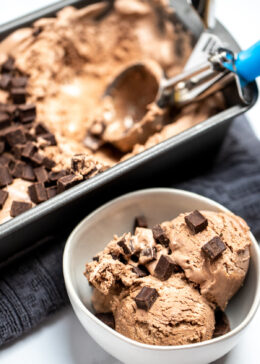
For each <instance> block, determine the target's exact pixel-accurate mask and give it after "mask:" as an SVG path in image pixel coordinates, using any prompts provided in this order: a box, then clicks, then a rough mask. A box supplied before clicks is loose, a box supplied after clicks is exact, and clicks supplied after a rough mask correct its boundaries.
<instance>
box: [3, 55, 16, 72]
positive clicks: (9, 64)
mask: <svg viewBox="0 0 260 364" xmlns="http://www.w3.org/2000/svg"><path fill="white" fill-rule="evenodd" d="M13 70H14V58H13V57H11V56H9V57H8V59H7V60H6V61H5V62H4V63H3V64H2V68H1V72H2V73H10V72H12V71H13Z"/></svg>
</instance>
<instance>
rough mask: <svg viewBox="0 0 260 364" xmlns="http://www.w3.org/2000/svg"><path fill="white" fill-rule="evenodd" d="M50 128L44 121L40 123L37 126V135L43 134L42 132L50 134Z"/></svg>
mask: <svg viewBox="0 0 260 364" xmlns="http://www.w3.org/2000/svg"><path fill="white" fill-rule="evenodd" d="M49 132H50V131H49V129H48V128H47V126H46V125H45V124H43V123H38V124H37V125H36V127H35V134H36V135H41V134H49Z"/></svg>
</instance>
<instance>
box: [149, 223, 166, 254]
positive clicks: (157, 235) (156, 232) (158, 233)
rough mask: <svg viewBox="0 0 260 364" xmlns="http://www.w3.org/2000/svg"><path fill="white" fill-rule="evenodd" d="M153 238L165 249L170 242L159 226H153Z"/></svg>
mask: <svg viewBox="0 0 260 364" xmlns="http://www.w3.org/2000/svg"><path fill="white" fill-rule="evenodd" d="M152 232H153V237H154V240H155V241H156V243H157V244H161V245H164V246H165V247H166V248H167V247H168V246H169V244H170V240H169V239H168V237H167V235H166V234H165V232H164V230H163V229H162V227H161V225H159V224H158V225H155V226H154V227H153V228H152Z"/></svg>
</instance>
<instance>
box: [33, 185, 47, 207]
mask: <svg viewBox="0 0 260 364" xmlns="http://www.w3.org/2000/svg"><path fill="white" fill-rule="evenodd" d="M28 193H29V196H30V199H31V200H32V202H34V203H36V204H38V203H41V202H44V201H46V200H47V199H48V197H47V193H46V189H45V187H44V184H43V183H40V182H39V183H34V184H33V185H31V186H29V187H28Z"/></svg>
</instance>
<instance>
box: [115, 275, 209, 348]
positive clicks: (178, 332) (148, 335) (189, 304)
mask: <svg viewBox="0 0 260 364" xmlns="http://www.w3.org/2000/svg"><path fill="white" fill-rule="evenodd" d="M144 286H149V287H153V288H155V289H156V291H157V292H158V294H159V296H158V298H157V299H156V301H155V302H154V304H153V305H152V307H151V308H150V309H149V310H148V311H145V310H142V309H139V308H137V306H136V302H135V297H136V295H137V294H138V292H139V291H140V289H141V287H144ZM114 317H115V323H116V330H117V331H118V332H120V333H121V334H123V335H125V336H127V337H129V338H131V339H134V340H137V341H140V342H142V343H145V344H152V345H185V344H190V343H196V342H200V341H204V340H208V339H211V337H212V334H213V331H214V326H215V319H214V312H213V310H212V308H211V307H210V306H209V304H208V303H207V301H206V300H205V299H204V298H203V297H202V296H201V295H200V293H199V292H198V291H197V290H196V289H194V288H193V287H192V286H191V285H189V283H187V281H186V280H185V278H184V276H183V275H182V274H176V275H173V276H172V277H170V278H169V279H168V280H167V281H165V282H162V281H160V280H158V279H156V278H155V277H152V276H148V277H145V278H143V279H142V280H141V282H140V284H139V285H138V286H136V285H134V286H132V287H131V288H130V291H129V295H128V296H126V297H125V298H123V299H122V300H120V301H119V304H118V305H117V307H116V308H115V310H114Z"/></svg>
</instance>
